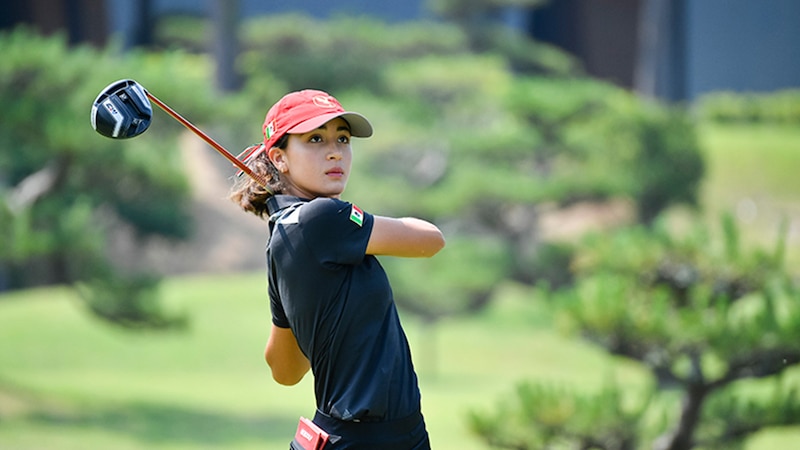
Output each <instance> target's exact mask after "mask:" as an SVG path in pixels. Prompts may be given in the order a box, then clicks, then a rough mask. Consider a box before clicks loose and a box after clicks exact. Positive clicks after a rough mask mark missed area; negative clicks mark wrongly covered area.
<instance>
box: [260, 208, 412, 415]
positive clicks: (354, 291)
mask: <svg viewBox="0 0 800 450" xmlns="http://www.w3.org/2000/svg"><path fill="white" fill-rule="evenodd" d="M267 205H268V207H269V212H270V215H271V217H270V230H271V237H270V242H269V245H268V249H267V264H268V274H269V297H270V306H271V311H272V321H273V323H274V324H275V325H276V326H278V327H282V328H291V329H292V332H293V333H294V335H295V337H296V338H297V342H298V343H299V345H300V349H301V350H302V351H303V353H304V354H305V355H306V356H307V357H308V359H309V360H310V361H311V369H312V371H313V374H314V389H315V394H316V399H317V409H318V410H319V411H321V412H322V413H325V414H327V415H330V416H332V417H334V418H338V419H342V420H347V421H352V420H363V421H388V420H395V419H399V418H404V417H407V416H409V415H411V414H413V413H415V412H418V411H419V409H420V393H419V388H418V384H417V376H416V374H415V372H414V368H413V365H412V362H411V352H410V350H409V346H408V341H407V339H406V336H405V333H404V332H403V329H402V328H401V325H400V320H399V318H398V315H397V309H396V307H395V304H394V300H393V297H392V290H391V287H390V285H389V280H388V278H387V277H386V273H385V272H384V270H383V268H382V267H381V265H380V263H379V262H378V260H377V259H376V258H375V257H374V256H372V255H367V254H366V253H365V252H366V248H367V242H368V241H369V237H370V233H371V232H372V225H373V221H374V219H373V216H372V215H371V214H369V213H365V212H362V211H361V210H360V209H358V208H357V207H356V206H355V205H352V204H351V203H347V202H344V201H341V200H336V199H331V198H317V199H314V200H311V201H307V200H302V199H299V198H297V197H290V196H284V195H278V196H274V197H271V198H270V199H269V200H268V201H267Z"/></svg>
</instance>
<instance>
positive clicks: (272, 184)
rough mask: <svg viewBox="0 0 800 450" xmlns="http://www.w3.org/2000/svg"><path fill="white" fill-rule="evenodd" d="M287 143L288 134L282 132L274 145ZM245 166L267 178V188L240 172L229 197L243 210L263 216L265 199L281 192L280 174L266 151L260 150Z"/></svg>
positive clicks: (265, 204) (281, 145) (282, 146)
mask: <svg viewBox="0 0 800 450" xmlns="http://www.w3.org/2000/svg"><path fill="white" fill-rule="evenodd" d="M288 143H289V135H288V134H284V135H283V136H281V138H280V139H278V142H276V143H275V147H278V148H280V149H286V146H287V144H288ZM247 167H249V168H250V170H252V171H253V172H255V173H256V174H257V175H260V176H261V177H262V178H263V179H265V180H267V186H268V187H269V188H265V187H264V186H262V185H260V184H259V183H258V182H256V181H255V180H253V179H252V178H250V177H249V176H247V175H246V174H242V175H240V176H239V179H238V180H237V181H236V183H235V184H234V185H233V187H232V188H231V193H230V195H229V198H230V199H231V200H232V201H233V202H234V203H236V204H237V205H239V206H240V207H241V208H242V209H243V210H244V211H247V212H251V213H253V214H255V215H257V216H258V217H261V218H263V217H264V214H266V213H267V199H268V198H269V197H271V196H273V195H275V194H280V193H282V192H283V187H284V186H283V183H282V182H281V174H280V172H279V171H278V169H277V168H276V167H275V165H274V164H272V161H270V159H269V156H268V155H267V152H266V151H264V152H261V154H259V155H258V156H256V157H255V158H253V159H252V160H251V161H250V162H248V163H247Z"/></svg>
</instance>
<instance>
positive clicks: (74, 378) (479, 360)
mask: <svg viewBox="0 0 800 450" xmlns="http://www.w3.org/2000/svg"><path fill="white" fill-rule="evenodd" d="M263 290H264V286H263V276H262V274H260V273H259V274H253V275H240V276H226V277H207V278H179V279H172V280H169V281H168V282H166V283H165V285H164V287H163V292H164V295H165V296H166V298H167V301H168V305H169V306H170V307H171V308H174V309H176V310H184V311H186V312H188V313H189V314H190V316H191V322H192V327H191V329H190V330H189V331H188V332H186V333H166V334H161V333H152V332H150V333H132V332H124V331H121V330H118V329H115V328H111V327H109V325H107V324H105V323H101V322H98V321H96V320H94V319H92V318H91V316H90V315H88V314H87V313H85V312H84V311H82V310H81V304H80V302H79V301H78V299H77V298H76V297H75V296H74V295H73V294H72V293H71V292H70V291H69V290H66V289H37V290H32V291H27V292H23V293H14V294H10V295H5V296H2V297H0V342H2V343H3V344H2V346H0V448H2V449H86V448H104V449H106V448H107V449H212V448H213V449H221V448H224V449H285V448H287V442H288V440H289V439H290V437H291V435H292V434H293V432H294V427H295V423H296V420H297V417H298V416H300V415H311V414H313V411H314V406H313V405H314V400H313V394H312V388H313V387H312V384H311V377H306V379H305V380H304V381H303V382H302V383H301V384H300V385H298V386H295V387H291V388H287V387H281V386H279V385H277V384H276V383H274V382H273V381H272V380H271V379H270V377H269V372H268V369H267V367H266V364H265V363H263V362H262V349H263V345H264V342H265V340H266V337H267V332H266V330H267V329H268V323H269V315H268V312H267V303H266V301H265V300H264V298H263V295H262V292H263ZM521 294H522V291H519V290H516V289H514V288H513V286H509V287H508V288H506V289H504V290H503V294H502V296H501V298H502V299H501V300H500V301H498V302H497V304H495V305H494V306H493V307H492V308H490V309H489V310H487V311H485V312H484V313H482V314H481V315H479V316H476V317H471V318H463V319H451V320H448V321H445V322H444V323H443V324H441V325H440V326H439V327H437V328H436V329H434V330H430V329H423V328H421V326H420V324H419V323H418V322H416V321H415V320H413V318H410V317H405V318H404V322H405V324H406V329H407V331H408V334H409V339H410V341H411V343H412V347H413V352H414V356H415V360H416V363H417V368H418V371H419V373H420V383H421V389H422V392H423V410H424V413H425V415H426V418H427V421H428V427H429V431H430V433H431V438H432V443H433V448H434V449H441V450H447V449H459V450H469V449H482V448H486V447H485V446H484V445H483V444H482V443H481V442H480V441H478V440H477V439H475V438H474V437H473V436H471V435H469V434H468V432H467V431H466V428H465V427H466V425H465V423H466V420H465V416H466V414H467V412H468V411H469V410H473V409H476V408H477V409H483V410H486V409H493V408H494V406H495V405H496V404H497V403H498V401H501V400H502V399H503V398H505V397H507V396H508V395H510V393H511V392H512V390H513V387H514V385H515V384H517V383H518V382H520V381H523V380H539V381H545V382H551V383H564V385H565V386H572V387H575V388H578V389H579V390H583V389H586V390H590V391H591V390H596V389H598V388H599V387H600V385H601V383H602V382H603V381H604V379H606V378H607V377H608V376H610V375H613V376H615V377H617V378H618V379H619V380H620V381H622V382H623V383H625V384H628V385H630V386H636V385H638V384H640V383H642V382H643V381H644V380H645V374H644V372H643V371H642V370H641V369H639V368H637V367H636V366H635V365H633V364H626V363H622V362H619V361H616V362H615V361H614V360H612V359H610V358H608V357H607V356H605V355H604V354H603V353H602V352H600V351H598V350H596V349H594V348H591V347H589V346H587V345H585V344H583V343H582V342H581V341H577V340H574V341H573V340H568V339H566V338H564V337H562V336H561V335H559V334H558V333H556V332H555V331H553V330H552V328H550V326H549V325H548V324H549V322H550V321H551V319H550V317H549V316H548V313H547V312H546V311H547V310H546V308H544V307H543V306H542V305H541V304H540V303H538V302H537V301H535V300H531V299H525V298H523V297H522V295H521ZM798 438H800V433H798V432H796V431H794V430H789V431H786V432H783V433H780V432H770V433H766V434H764V435H761V436H759V438H758V439H757V441H760V442H763V444H759V445H758V446H751V447H748V448H752V449H772V448H789V447H787V444H788V443H796V442H800V441H799V440H798Z"/></svg>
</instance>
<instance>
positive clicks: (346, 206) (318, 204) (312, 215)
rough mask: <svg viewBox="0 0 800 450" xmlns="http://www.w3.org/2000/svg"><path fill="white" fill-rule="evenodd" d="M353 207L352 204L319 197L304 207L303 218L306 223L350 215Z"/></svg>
mask: <svg viewBox="0 0 800 450" xmlns="http://www.w3.org/2000/svg"><path fill="white" fill-rule="evenodd" d="M351 206H352V205H351V204H350V203H348V202H346V201H344V200H339V199H335V198H328V197H318V198H315V199H313V200H311V201H309V202H308V203H306V204H305V205H303V208H302V212H301V214H302V216H301V217H302V220H303V221H304V222H305V221H309V220H314V219H317V218H325V217H330V216H336V215H339V214H342V213H344V212H348V213H349V211H350V208H351Z"/></svg>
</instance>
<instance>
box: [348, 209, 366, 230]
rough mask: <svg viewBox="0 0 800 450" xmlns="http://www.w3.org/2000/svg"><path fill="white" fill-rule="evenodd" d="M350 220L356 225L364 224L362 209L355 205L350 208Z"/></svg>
mask: <svg viewBox="0 0 800 450" xmlns="http://www.w3.org/2000/svg"><path fill="white" fill-rule="evenodd" d="M350 220H351V221H353V223H355V224H356V225H358V226H362V225H364V211H362V210H361V208H359V207H358V206H356V205H352V206H351V208H350Z"/></svg>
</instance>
